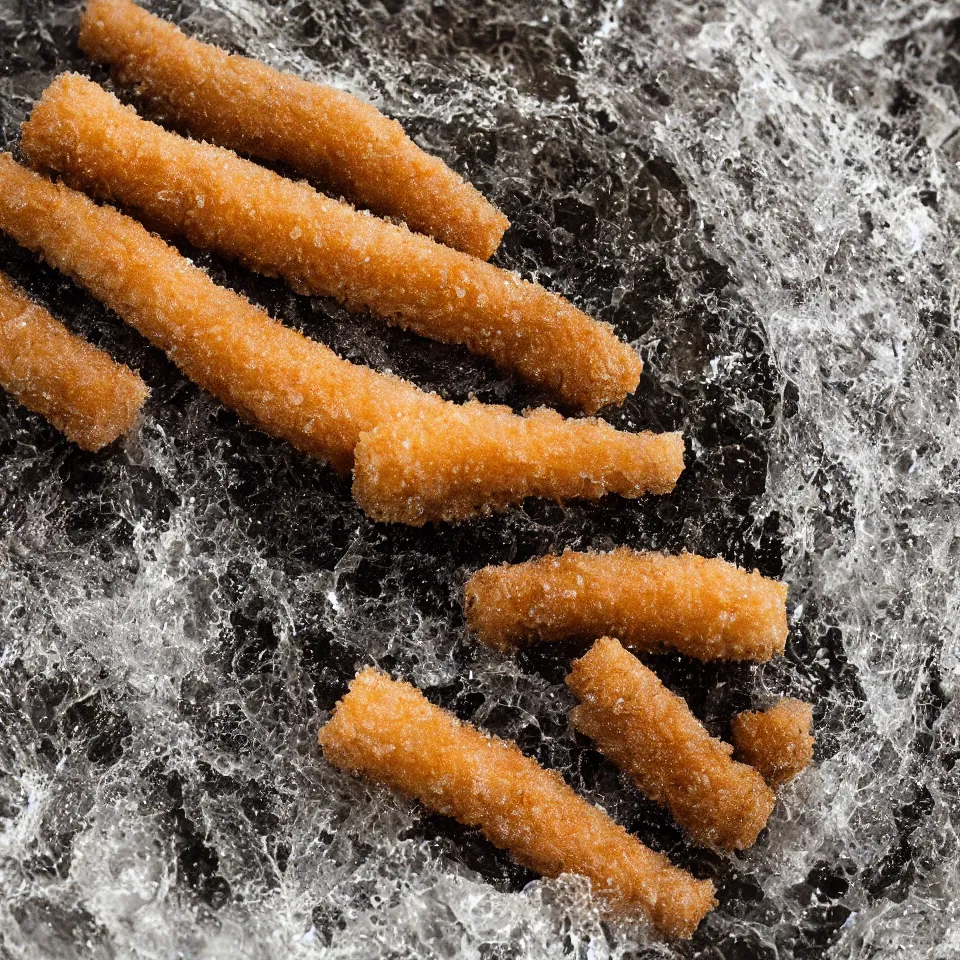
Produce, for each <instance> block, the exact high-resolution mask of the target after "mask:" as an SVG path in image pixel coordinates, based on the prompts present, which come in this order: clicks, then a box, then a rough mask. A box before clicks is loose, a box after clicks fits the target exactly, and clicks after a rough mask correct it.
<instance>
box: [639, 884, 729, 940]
mask: <svg viewBox="0 0 960 960" xmlns="http://www.w3.org/2000/svg"><path fill="white" fill-rule="evenodd" d="M716 905H717V897H716V888H715V887H714V885H713V883H712V882H711V881H709V880H694V879H693V878H692V877H690V876H689V875H688V874H682V873H680V871H677V876H670V877H667V878H664V879H663V880H662V881H661V883H660V889H659V891H658V895H657V902H656V904H655V905H654V907H653V910H652V911H651V920H652V922H653V925H654V927H655V928H656V930H657V932H658V933H660V934H661V935H662V936H664V937H666V938H668V939H670V940H689V939H690V938H691V937H692V936H693V935H694V933H695V932H696V930H697V927H699V926H700V923H701V922H702V920H703V918H704V917H705V916H706V915H707V914H708V913H710V911H711V910H713V908H714V907H715V906H716Z"/></svg>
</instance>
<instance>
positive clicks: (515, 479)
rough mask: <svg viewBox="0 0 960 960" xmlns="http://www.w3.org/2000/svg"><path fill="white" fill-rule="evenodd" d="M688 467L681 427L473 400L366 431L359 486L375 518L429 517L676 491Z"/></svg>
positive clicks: (413, 520) (358, 494) (357, 494)
mask: <svg viewBox="0 0 960 960" xmlns="http://www.w3.org/2000/svg"><path fill="white" fill-rule="evenodd" d="M682 471H683V437H682V436H681V435H680V434H679V433H661V434H655V433H623V432H621V431H619V430H615V429H614V428H613V427H612V426H610V424H608V423H605V422H604V421H602V420H565V419H564V418H563V417H561V416H560V415H559V414H558V413H556V411H553V410H547V409H543V408H541V409H538V410H534V411H532V412H528V413H527V414H526V415H525V416H523V417H518V416H517V415H516V414H514V413H512V412H511V411H510V410H509V409H507V408H506V407H492V406H486V405H484V404H480V403H467V404H465V405H464V406H462V407H457V406H453V405H449V406H446V407H443V408H442V409H439V408H438V409H436V410H424V411H423V412H422V414H418V415H417V416H416V417H411V418H409V419H407V420H405V421H403V422H400V421H397V422H395V423H390V424H387V423H384V424H382V425H381V426H380V427H378V428H376V429H375V430H372V431H371V432H370V433H365V434H364V435H363V436H362V437H361V438H360V443H359V444H358V445H357V449H356V467H355V470H354V475H353V495H354V498H355V499H356V501H357V503H359V504H360V505H361V506H362V507H363V509H364V510H365V511H366V512H367V513H368V514H369V515H370V516H371V517H373V518H374V519H375V520H382V521H385V522H388V523H405V524H409V525H411V526H415V527H419V526H422V525H423V524H425V523H428V522H429V521H431V520H444V521H449V522H455V521H457V520H464V519H466V518H468V517H471V516H474V515H477V514H487V513H492V512H494V511H497V510H503V509H506V508H507V507H509V506H511V505H513V504H518V503H521V502H522V501H523V500H524V499H525V498H526V497H549V498H551V499H553V500H557V501H564V500H570V499H574V498H580V497H582V498H589V499H596V498H598V497H601V496H603V495H604V494H606V493H618V494H620V495H621V496H624V497H638V496H640V495H641V494H643V493H669V491H671V490H672V489H673V487H674V485H675V484H676V482H677V478H678V477H679V476H680V474H681V472H682Z"/></svg>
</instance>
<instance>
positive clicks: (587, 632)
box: [464, 547, 787, 660]
mask: <svg viewBox="0 0 960 960" xmlns="http://www.w3.org/2000/svg"><path fill="white" fill-rule="evenodd" d="M786 601H787V585H786V584H785V583H779V582H777V581H775V580H769V579H767V578H766V577H762V576H761V575H760V574H759V573H758V572H756V571H754V572H752V573H748V572H747V571H745V570H741V569H740V568H739V567H737V566H735V565H734V564H731V563H727V562H726V561H724V560H719V559H708V558H706V557H700V556H697V555H695V554H691V553H683V554H680V555H678V556H668V555H665V554H662V553H641V552H637V551H635V550H630V549H629V548H627V547H619V548H617V549H616V550H613V551H612V552H610V553H578V552H574V551H572V550H567V551H565V552H564V553H563V554H562V555H561V556H558V557H556V556H554V557H543V558H541V559H537V560H531V561H528V562H527V563H520V564H502V565H500V566H490V567H484V568H483V569H482V570H479V571H477V573H475V574H474V575H473V576H472V577H471V578H470V581H469V582H468V583H467V586H466V590H465V599H464V608H465V611H466V615H467V623H468V625H469V627H470V629H471V630H472V631H473V632H474V633H476V635H477V636H478V637H479V638H480V640H482V641H483V642H484V643H486V644H488V645H489V646H492V647H496V648H497V649H501V650H506V649H510V648H511V647H513V646H515V645H516V644H519V643H522V642H524V641H530V640H543V641H551V640H564V639H584V640H593V639H595V638H597V637H601V636H604V635H610V636H614V637H617V638H618V639H620V640H621V641H622V642H623V643H624V644H625V645H626V646H628V647H632V648H635V649H639V650H644V651H648V652H656V651H661V650H667V649H669V650H677V651H678V652H680V653H683V654H685V655H686V656H689V657H696V658H697V659H698V660H769V659H770V658H771V657H773V656H776V655H777V654H780V653H783V650H784V645H785V643H786V639H787V609H786Z"/></svg>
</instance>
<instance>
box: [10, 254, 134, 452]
mask: <svg viewBox="0 0 960 960" xmlns="http://www.w3.org/2000/svg"><path fill="white" fill-rule="evenodd" d="M0 386H2V387H3V388H4V389H5V390H7V391H8V392H9V393H12V394H13V395H14V396H15V397H16V398H17V399H18V400H19V401H20V402H21V403H22V404H23V405H24V406H25V407H29V409H31V410H33V412H34V413H39V414H41V415H42V416H44V417H46V419H47V420H49V421H50V423H52V424H53V425H54V426H55V427H56V428H57V429H58V430H59V431H60V432H61V433H63V434H64V435H65V436H66V437H67V438H68V439H69V440H72V441H73V442H74V443H75V444H76V445H77V446H78V447H82V448H83V449H84V450H89V451H92V452H96V451H97V450H101V449H102V448H103V447H105V446H106V445H107V444H109V443H112V442H113V441H114V440H116V439H117V438H118V437H120V436H122V435H123V434H125V433H127V432H128V431H129V430H130V429H132V427H133V426H134V424H135V423H136V421H137V418H138V416H139V414H140V409H141V408H142V407H143V404H144V401H145V400H146V399H147V396H148V395H149V393H150V391H149V390H148V389H147V386H146V384H145V383H144V382H143V381H142V380H141V379H140V377H139V376H138V375H137V374H136V373H134V372H133V371H132V370H131V369H130V368H129V367H125V366H124V365H123V364H120V363H116V362H115V361H114V360H113V359H112V358H111V357H110V355H109V354H107V353H105V352H104V351H103V350H98V349H97V348H96V347H94V346H93V345H92V344H90V343H87V341H86V340H84V339H83V338H82V337H78V336H76V334H74V333H71V332H70V331H69V330H68V329H67V328H66V327H65V326H64V325H63V324H62V323H60V322H59V321H58V320H55V319H54V318H53V317H52V316H50V314H49V313H48V312H47V311H46V310H45V309H44V308H43V307H41V306H39V305H38V304H35V303H33V302H32V301H31V300H30V299H29V298H28V297H27V295H26V293H24V291H22V290H21V289H19V288H18V287H17V286H15V285H14V284H13V282H12V281H11V280H10V279H9V277H6V276H5V275H4V274H2V273H0Z"/></svg>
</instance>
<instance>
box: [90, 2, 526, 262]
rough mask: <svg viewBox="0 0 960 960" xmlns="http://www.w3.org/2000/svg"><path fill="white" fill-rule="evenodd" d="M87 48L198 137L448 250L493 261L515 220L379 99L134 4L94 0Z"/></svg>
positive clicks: (91, 3)
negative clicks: (387, 112) (309, 76)
mask: <svg viewBox="0 0 960 960" xmlns="http://www.w3.org/2000/svg"><path fill="white" fill-rule="evenodd" d="M80 47H81V49H83V51H84V52H85V53H86V54H87V55H88V56H89V57H90V58H91V59H93V60H96V61H97V62H98V63H105V64H109V65H110V66H112V67H114V68H115V76H116V77H117V79H118V80H119V81H120V82H121V83H127V84H136V85H137V87H138V88H139V89H140V91H141V92H142V93H144V94H146V95H147V96H149V97H150V98H151V99H153V100H155V101H157V102H158V103H159V105H160V106H161V108H162V110H163V112H164V113H165V114H167V115H169V116H172V117H174V118H175V119H176V120H177V121H178V122H179V123H180V124H181V125H182V126H184V127H186V128H187V129H189V130H190V131H191V133H193V134H194V135H195V136H197V137H202V138H204V139H206V140H210V141H212V142H214V143H219V144H221V145H222V146H225V147H230V148H231V149H232V150H237V151H239V152H240V153H247V154H251V155H253V156H258V157H265V158H266V159H268V160H272V161H275V162H280V163H285V164H287V165H288V166H291V167H293V168H295V169H297V170H299V171H300V172H301V173H303V174H304V175H305V176H307V177H310V178H312V179H314V180H316V181H318V182H322V183H325V184H330V185H331V186H333V187H334V188H335V189H336V190H338V191H341V192H343V193H344V194H346V195H347V196H348V197H350V198H351V199H353V200H356V201H358V202H359V203H360V204H361V205H362V206H365V207H369V208H370V209H371V210H373V211H374V213H379V214H383V215H385V216H393V217H399V218H400V219H402V220H405V221H406V222H407V223H408V224H409V225H410V227H411V228H412V229H413V230H418V231H420V232H421V233H426V234H429V235H430V236H432V237H434V238H436V239H437V240H439V241H440V242H441V243H445V244H447V245H448V246H451V247H456V248H457V249H458V250H463V251H465V252H466V253H470V254H473V255H474V256H476V257H480V258H481V259H483V260H487V259H489V258H490V257H491V256H492V255H493V253H494V251H496V249H497V247H498V246H499V245H500V240H501V238H502V237H503V234H504V231H505V230H506V229H507V227H508V226H510V222H509V221H508V220H507V218H506V217H505V216H504V215H503V214H502V213H501V212H500V211H499V210H497V208H496V207H494V206H493V204H491V203H490V202H489V201H487V200H485V199H484V198H483V196H481V194H480V193H479V192H478V191H477V190H476V189H474V187H472V186H471V185H470V184H468V183H466V182H465V181H464V180H463V179H462V178H461V177H460V176H459V175H458V174H456V173H454V172H453V171H452V170H451V169H450V168H449V167H447V166H446V165H445V164H444V163H443V161H441V160H440V159H438V158H437V157H432V156H430V155H429V154H427V153H424V151H423V150H421V149H420V148H419V147H418V146H417V145H416V144H415V143H414V142H413V141H412V140H411V139H410V138H409V137H408V136H407V135H406V134H405V133H404V131H403V128H402V127H401V126H400V124H399V123H397V122H396V121H395V120H389V119H387V118H386V117H385V116H383V114H381V113H380V112H379V111H378V110H377V109H376V108H374V107H372V106H371V105H370V104H368V103H363V102H362V101H361V100H358V99H357V98H356V97H352V96H351V95H350V94H348V93H344V92H343V91H342V90H335V89H333V88H331V87H325V86H321V85H320V84H316V83H308V82H307V81H305V80H300V79H298V78H297V77H294V76H291V75H289V74H284V73H280V72H278V71H277V70H274V69H272V68H271V67H268V66H266V65H265V64H262V63H258V62H257V61H256V60H248V59H247V58H245V57H236V56H230V55H228V54H227V53H225V52H224V51H223V50H220V49H218V48H217V47H214V46H210V45H209V44H206V43H201V42H200V41H198V40H193V39H190V38H189V37H186V36H184V34H183V33H181V31H180V30H178V29H177V27H175V26H174V25H173V24H172V23H167V22H166V21H164V20H161V19H159V18H158V17H155V16H152V15H151V14H149V13H147V12H146V11H145V10H142V9H141V8H140V7H138V6H137V5H136V4H134V3H132V2H130V0H90V2H89V3H88V4H87V8H86V11H85V12H84V15H83V19H82V20H81V23H80Z"/></svg>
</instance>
